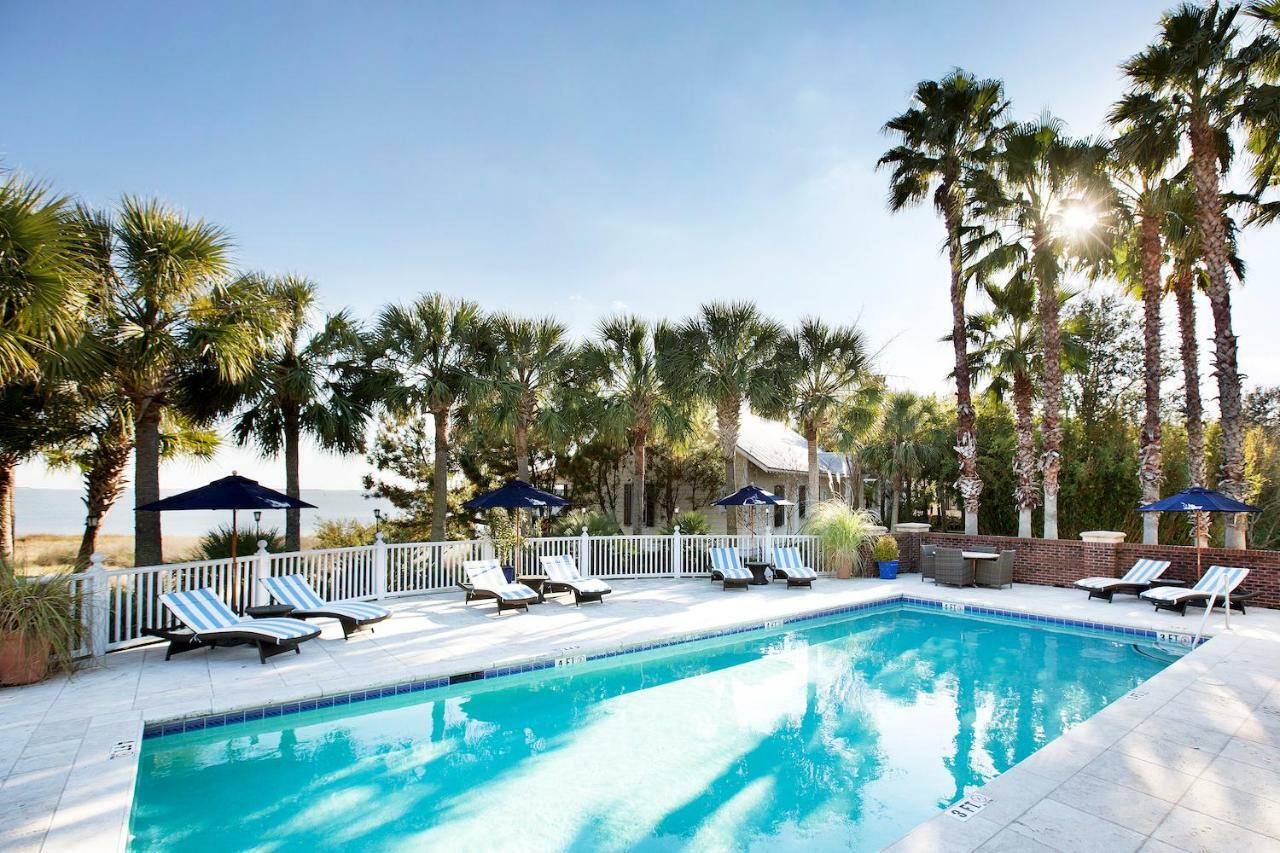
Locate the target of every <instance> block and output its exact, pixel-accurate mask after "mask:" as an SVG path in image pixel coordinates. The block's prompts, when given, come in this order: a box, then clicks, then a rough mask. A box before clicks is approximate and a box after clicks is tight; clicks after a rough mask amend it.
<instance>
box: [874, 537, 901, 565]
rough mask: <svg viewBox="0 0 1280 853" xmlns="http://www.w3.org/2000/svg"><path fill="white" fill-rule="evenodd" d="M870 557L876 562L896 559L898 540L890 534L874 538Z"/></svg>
mask: <svg viewBox="0 0 1280 853" xmlns="http://www.w3.org/2000/svg"><path fill="white" fill-rule="evenodd" d="M871 559H873V560H875V561H876V562H877V563H891V562H893V561H894V560H896V559H898V540H897V539H894V538H893V537H892V536H881V537H880V538H879V539H877V540H876V547H875V548H874V549H873V550H872V552H871Z"/></svg>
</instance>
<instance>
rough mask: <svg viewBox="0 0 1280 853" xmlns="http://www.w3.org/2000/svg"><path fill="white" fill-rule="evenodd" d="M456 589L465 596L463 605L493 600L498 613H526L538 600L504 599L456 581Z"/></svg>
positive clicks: (536, 598) (486, 590)
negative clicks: (510, 611)
mask: <svg viewBox="0 0 1280 853" xmlns="http://www.w3.org/2000/svg"><path fill="white" fill-rule="evenodd" d="M458 589H460V590H462V591H463V592H465V593H466V594H467V597H466V598H465V599H464V600H463V602H462V603H463V604H470V603H471V602H473V601H488V600H489V599H493V600H494V601H496V602H498V612H499V613H501V612H502V611H504V610H523V611H525V612H526V613H528V612H529V605H530V604H534V603H535V602H537V600H538V597H537V596H536V595H535V596H533V597H531V598H516V599H506V598H503V597H502V596H500V595H498V594H497V593H496V592H493V591H492V590H488V589H477V588H476V587H474V586H472V585H471V584H469V583H466V582H465V581H458Z"/></svg>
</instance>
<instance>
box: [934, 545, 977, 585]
mask: <svg viewBox="0 0 1280 853" xmlns="http://www.w3.org/2000/svg"><path fill="white" fill-rule="evenodd" d="M933 560H934V570H933V581H934V583H942V584H946V585H948V586H973V564H972V563H970V562H969V561H968V560H966V559H965V558H964V551H961V550H960V549H959V548H939V549H938V553H937V555H936V556H935V557H934V558H933Z"/></svg>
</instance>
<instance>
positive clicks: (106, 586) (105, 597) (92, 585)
mask: <svg viewBox="0 0 1280 853" xmlns="http://www.w3.org/2000/svg"><path fill="white" fill-rule="evenodd" d="M106 562H107V555H106V554H93V555H91V556H90V557H89V568H88V569H87V570H86V579H87V583H88V589H87V590H86V591H85V592H86V595H85V597H84V599H83V604H82V606H83V608H84V610H83V614H84V615H83V616H82V617H81V618H83V620H84V622H85V627H86V629H87V633H88V637H89V653H90V654H92V655H93V656H94V657H95V658H100V657H102V656H103V655H105V654H106V653H107V642H108V641H109V640H110V637H109V635H108V632H109V630H110V627H109V626H110V623H111V581H110V580H109V579H108V578H107V573H106V572H107V569H106Z"/></svg>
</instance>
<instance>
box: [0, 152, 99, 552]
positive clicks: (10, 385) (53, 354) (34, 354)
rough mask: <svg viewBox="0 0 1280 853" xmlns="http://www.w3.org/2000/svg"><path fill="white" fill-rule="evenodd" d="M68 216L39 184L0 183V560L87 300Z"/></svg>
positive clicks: (59, 200) (7, 548)
mask: <svg viewBox="0 0 1280 853" xmlns="http://www.w3.org/2000/svg"><path fill="white" fill-rule="evenodd" d="M68 213H69V208H68V205H67V200H66V199H65V198H61V197H55V196H52V195H50V193H49V192H48V190H47V189H46V188H45V187H43V186H41V185H40V184H37V183H34V182H32V181H28V180H25V179H22V178H19V177H14V176H11V177H9V178H7V179H6V180H5V181H4V182H3V183H0V392H2V393H3V397H4V417H3V418H0V560H4V559H7V558H8V557H10V556H11V555H12V553H13V538H12V536H13V496H14V472H15V470H16V469H17V466H18V463H19V462H21V461H22V459H23V458H24V457H26V456H29V455H31V454H32V453H35V452H36V451H38V450H39V449H40V447H41V445H42V443H43V441H44V436H43V435H42V431H41V430H40V429H36V428H35V427H36V426H37V421H39V420H40V418H39V415H40V409H41V408H43V402H44V400H45V399H46V397H47V391H48V390H49V389H47V388H42V387H41V386H44V385H47V384H48V381H47V380H48V379H49V378H50V371H51V370H52V369H54V368H55V366H56V365H55V363H56V362H61V361H64V360H65V356H66V354H67V352H68V351H71V350H73V349H75V345H76V344H77V342H78V339H79V337H80V333H81V323H82V319H83V314H84V308H85V305H86V301H87V294H86V293H85V289H84V284H85V282H84V275H83V272H84V270H83V265H82V262H81V260H82V259H81V257H80V254H79V251H78V245H77V241H76V240H75V232H74V229H73V228H72V227H70V223H69V221H68V219H69V217H68ZM58 369H61V367H59V368H58Z"/></svg>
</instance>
